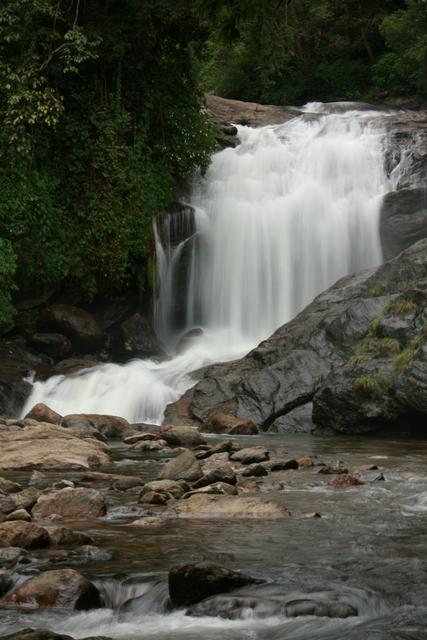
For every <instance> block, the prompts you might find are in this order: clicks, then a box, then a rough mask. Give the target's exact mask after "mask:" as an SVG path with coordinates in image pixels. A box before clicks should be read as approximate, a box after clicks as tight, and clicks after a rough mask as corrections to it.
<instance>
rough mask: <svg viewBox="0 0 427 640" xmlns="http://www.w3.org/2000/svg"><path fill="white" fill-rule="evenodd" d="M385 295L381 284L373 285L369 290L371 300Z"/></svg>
mask: <svg viewBox="0 0 427 640" xmlns="http://www.w3.org/2000/svg"><path fill="white" fill-rule="evenodd" d="M383 293H384V288H383V287H382V286H381V285H380V284H374V285H371V286H370V287H369V289H368V295H369V297H370V298H379V297H380V296H382V295H383Z"/></svg>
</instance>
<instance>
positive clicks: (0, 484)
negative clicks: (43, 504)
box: [0, 435, 22, 495]
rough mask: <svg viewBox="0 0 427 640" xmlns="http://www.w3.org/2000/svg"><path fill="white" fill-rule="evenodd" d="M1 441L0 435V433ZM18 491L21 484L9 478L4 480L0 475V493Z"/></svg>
mask: <svg viewBox="0 0 427 640" xmlns="http://www.w3.org/2000/svg"><path fill="white" fill-rule="evenodd" d="M0 441H1V435H0ZM18 491H22V486H21V485H20V484H18V483H17V482H12V481H11V480H6V478H2V477H0V493H4V494H6V495H8V494H9V493H17V492H18Z"/></svg>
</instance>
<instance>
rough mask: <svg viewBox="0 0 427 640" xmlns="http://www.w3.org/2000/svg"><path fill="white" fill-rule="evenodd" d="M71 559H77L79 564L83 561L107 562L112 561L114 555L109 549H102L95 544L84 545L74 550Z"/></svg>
mask: <svg viewBox="0 0 427 640" xmlns="http://www.w3.org/2000/svg"><path fill="white" fill-rule="evenodd" d="M69 557H70V558H75V559H76V560H77V561H78V562H81V561H82V560H84V561H86V562H101V561H102V562H105V561H106V560H111V558H112V557H113V554H112V553H111V551H109V550H108V549H100V548H99V547H95V546H94V545H93V544H84V545H82V546H81V547H78V549H73V551H71V553H70V556H69Z"/></svg>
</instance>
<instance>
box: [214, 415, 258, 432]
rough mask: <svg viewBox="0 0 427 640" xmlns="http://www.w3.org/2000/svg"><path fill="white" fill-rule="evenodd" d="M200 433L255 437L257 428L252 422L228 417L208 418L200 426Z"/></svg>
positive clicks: (216, 416)
mask: <svg viewBox="0 0 427 640" xmlns="http://www.w3.org/2000/svg"><path fill="white" fill-rule="evenodd" d="M202 431H207V432H208V433H229V434H230V435H235V436H237V435H246V436H251V435H256V434H257V433H258V429H257V426H256V424H255V423H254V422H252V420H244V419H242V418H236V417H235V416H230V415H215V416H209V418H208V419H207V421H206V422H205V423H204V424H203V425H202Z"/></svg>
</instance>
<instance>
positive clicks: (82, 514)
mask: <svg viewBox="0 0 427 640" xmlns="http://www.w3.org/2000/svg"><path fill="white" fill-rule="evenodd" d="M106 511H107V506H106V502H105V498H104V496H103V495H102V493H100V492H99V491H96V490H95V489H84V488H83V489H72V488H66V489H61V490H60V491H53V492H52V493H48V494H46V495H42V496H40V498H39V499H38V500H37V503H36V505H35V507H34V508H33V511H32V514H33V517H34V518H40V519H43V518H49V517H50V516H52V515H58V516H61V517H62V518H64V519H67V520H83V519H84V520H86V519H88V518H99V517H101V516H104V515H105V513H106Z"/></svg>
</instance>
